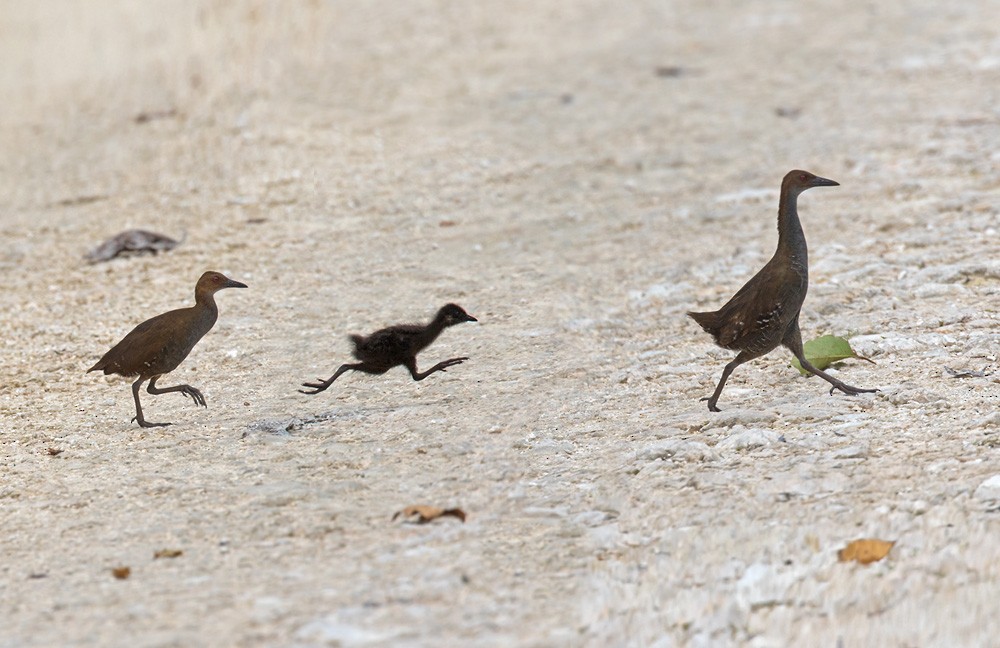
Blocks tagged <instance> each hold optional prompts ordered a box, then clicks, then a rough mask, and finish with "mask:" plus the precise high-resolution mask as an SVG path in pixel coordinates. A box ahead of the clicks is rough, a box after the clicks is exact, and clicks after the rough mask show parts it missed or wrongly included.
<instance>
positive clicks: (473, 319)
mask: <svg viewBox="0 0 1000 648" xmlns="http://www.w3.org/2000/svg"><path fill="white" fill-rule="evenodd" d="M465 321H466V322H478V321H479V320H477V319H476V318H475V317H473V316H472V315H469V314H468V313H466V314H465Z"/></svg>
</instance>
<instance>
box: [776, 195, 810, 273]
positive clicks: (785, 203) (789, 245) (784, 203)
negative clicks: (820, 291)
mask: <svg viewBox="0 0 1000 648" xmlns="http://www.w3.org/2000/svg"><path fill="white" fill-rule="evenodd" d="M797 200H798V196H797V195H796V194H795V193H792V192H785V191H782V192H781V200H780V202H779V203H778V251H777V255H778V256H781V257H783V258H786V259H788V260H789V261H790V262H791V263H792V264H794V265H795V266H797V267H800V268H801V269H802V270H807V269H808V267H809V251H808V248H807V247H806V235H805V233H804V232H803V231H802V223H801V222H800V221H799V213H798V209H797V204H796V203H797Z"/></svg>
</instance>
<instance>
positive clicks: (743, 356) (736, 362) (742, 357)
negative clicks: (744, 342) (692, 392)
mask: <svg viewBox="0 0 1000 648" xmlns="http://www.w3.org/2000/svg"><path fill="white" fill-rule="evenodd" d="M756 357H757V355H756V354H753V353H750V352H749V351H740V353H739V355H737V356H736V357H735V358H733V361H732V362H730V363H729V364H727V365H726V368H725V369H723V370H722V378H719V384H718V385H716V387H715V392H714V393H713V394H712V395H711V396H709V397H708V398H702V399H701V400H707V401H708V411H710V412H721V411H722V410H720V409H719V408H718V407H716V406H715V404H716V403H718V402H719V396H720V395H722V388H723V387H725V386H726V381H727V380H728V379H729V375H730V374H731V373H733V370H734V369H736V367H738V366H740V365H741V364H743V363H744V362H749V361H750V360H753V359H754V358H756Z"/></svg>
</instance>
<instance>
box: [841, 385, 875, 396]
mask: <svg viewBox="0 0 1000 648" xmlns="http://www.w3.org/2000/svg"><path fill="white" fill-rule="evenodd" d="M837 389H839V390H840V391H842V392H844V393H845V394H847V395H848V396H857V395H858V394H874V393H875V392H877V391H878V390H877V389H862V388H861V387H853V386H851V385H848V384H847V383H840V384H839V385H834V386H833V387H831V388H830V395H831V396H833V392H834V390H837Z"/></svg>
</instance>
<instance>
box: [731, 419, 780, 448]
mask: <svg viewBox="0 0 1000 648" xmlns="http://www.w3.org/2000/svg"><path fill="white" fill-rule="evenodd" d="M732 432H733V433H732V434H730V435H729V436H728V437H726V438H725V439H723V440H722V441H720V442H719V445H718V446H716V447H718V448H726V449H729V450H749V449H751V448H763V447H765V446H769V445H771V444H774V443H780V442H781V441H780V440H779V439H780V438H781V434H780V433H778V432H775V431H774V430H764V429H761V428H750V429H749V430H747V429H743V427H742V426H739V425H738V426H736V427H734V428H733V430H732Z"/></svg>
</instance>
